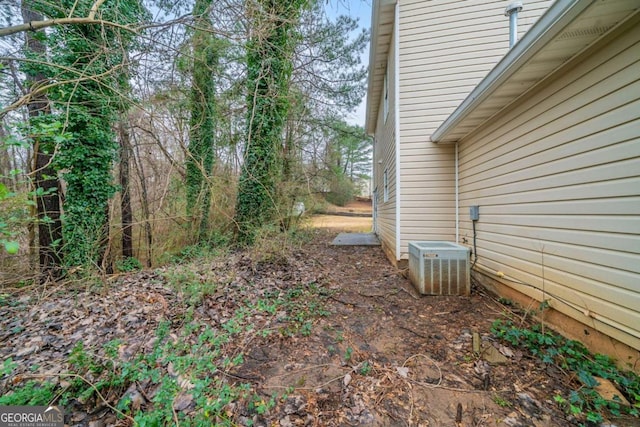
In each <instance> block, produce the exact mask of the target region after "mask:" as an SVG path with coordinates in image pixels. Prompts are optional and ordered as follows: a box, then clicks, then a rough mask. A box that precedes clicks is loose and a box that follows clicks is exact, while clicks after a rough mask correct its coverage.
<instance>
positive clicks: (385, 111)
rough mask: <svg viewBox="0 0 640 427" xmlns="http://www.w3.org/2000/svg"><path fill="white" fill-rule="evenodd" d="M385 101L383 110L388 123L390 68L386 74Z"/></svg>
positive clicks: (385, 120)
mask: <svg viewBox="0 0 640 427" xmlns="http://www.w3.org/2000/svg"><path fill="white" fill-rule="evenodd" d="M383 91H384V93H383V95H382V96H384V99H383V101H382V109H383V114H384V122H385V123H386V122H387V117H388V116H389V67H387V71H386V72H385V74H384V89H383Z"/></svg>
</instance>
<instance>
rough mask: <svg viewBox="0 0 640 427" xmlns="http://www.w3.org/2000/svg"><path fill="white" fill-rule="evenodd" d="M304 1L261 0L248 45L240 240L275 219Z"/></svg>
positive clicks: (250, 237)
mask: <svg viewBox="0 0 640 427" xmlns="http://www.w3.org/2000/svg"><path fill="white" fill-rule="evenodd" d="M306 3H307V2H306V1H305V0H259V1H258V4H257V5H256V11H255V14H256V19H254V22H253V24H254V28H253V29H252V37H251V39H250V40H249V43H248V45H247V69H248V76H247V110H248V111H247V139H246V145H245V150H244V159H243V160H244V163H243V166H242V172H241V175H240V182H239V183H238V199H237V202H236V218H235V219H236V223H237V226H238V240H239V241H240V242H241V243H251V242H252V241H253V239H254V238H255V235H254V234H255V231H256V230H257V229H258V228H259V227H260V226H262V225H265V224H269V223H271V222H273V221H274V220H275V219H276V217H277V212H278V210H277V206H278V194H277V193H278V191H277V189H278V183H279V181H280V179H281V174H282V169H283V160H282V146H283V131H284V125H285V121H286V118H287V114H288V109H289V84H290V78H291V72H292V69H293V58H292V57H293V50H294V48H295V43H296V38H295V35H294V34H293V29H294V28H295V24H296V22H297V18H298V17H299V14H300V10H301V9H302V7H303V6H304V5H305V4H306Z"/></svg>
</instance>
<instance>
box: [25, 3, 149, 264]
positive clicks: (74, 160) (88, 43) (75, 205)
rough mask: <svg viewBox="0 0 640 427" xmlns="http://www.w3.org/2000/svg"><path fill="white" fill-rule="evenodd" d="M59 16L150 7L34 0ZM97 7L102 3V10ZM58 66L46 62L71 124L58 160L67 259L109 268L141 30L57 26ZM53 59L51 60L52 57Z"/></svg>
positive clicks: (53, 50) (138, 16)
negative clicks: (116, 176) (112, 216)
mask: <svg viewBox="0 0 640 427" xmlns="http://www.w3.org/2000/svg"><path fill="white" fill-rule="evenodd" d="M34 5H38V8H39V9H38V11H39V12H41V13H42V14H43V15H46V16H47V17H49V18H51V19H56V18H63V17H70V18H73V17H86V16H90V15H92V14H95V13H99V14H100V16H101V17H102V19H104V20H107V21H113V22H115V23H118V24H123V25H126V24H127V23H133V22H140V21H142V20H144V16H145V11H144V9H143V7H142V5H141V4H140V3H139V2H137V1H130V2H111V1H106V2H96V3H95V4H92V3H91V2H76V1H73V0H62V1H61V2H59V3H57V4H56V6H52V5H51V4H50V3H41V2H34ZM96 8H97V10H96ZM46 40H47V42H49V43H50V45H49V46H50V48H49V58H47V59H48V60H49V61H50V62H51V63H52V64H53V65H52V66H50V67H49V68H47V67H46V65H43V68H44V71H45V72H46V73H47V77H49V78H50V79H52V80H55V81H56V82H58V84H57V85H56V86H53V87H52V88H51V89H50V90H49V92H48V93H49V98H50V99H51V101H53V102H54V103H55V109H54V114H52V115H51V117H50V122H52V123H56V124H58V125H60V126H62V127H63V129H64V133H65V137H64V138H61V139H60V141H59V144H58V152H57V154H56V159H55V161H56V167H57V168H59V170H61V171H64V172H63V174H62V177H63V179H64V181H65V182H66V193H65V202H64V206H63V208H64V209H63V210H64V216H63V234H64V240H65V245H64V256H65V257H64V262H65V265H67V266H69V267H71V266H84V267H86V268H88V269H96V268H100V267H103V264H104V262H103V261H104V260H103V259H102V258H103V257H104V254H105V253H107V251H106V250H105V249H106V244H107V243H108V235H107V232H108V219H109V215H108V208H109V199H110V198H111V197H112V196H113V194H114V193H115V189H116V187H115V185H114V183H113V177H112V169H113V165H114V163H115V160H116V158H117V154H118V144H117V142H116V135H115V132H114V128H115V126H116V123H117V120H118V118H119V114H120V113H121V112H122V111H123V110H124V109H125V108H126V105H125V104H126V102H125V101H124V99H123V88H126V87H127V82H128V78H129V74H128V72H127V58H128V50H129V49H130V47H131V45H132V43H133V41H134V34H133V33H131V32H129V31H127V30H123V29H121V28H117V27H110V26H97V25H90V24H77V25H67V26H55V27H53V28H52V30H51V32H50V33H48V34H47V36H46ZM44 62H45V61H43V63H44Z"/></svg>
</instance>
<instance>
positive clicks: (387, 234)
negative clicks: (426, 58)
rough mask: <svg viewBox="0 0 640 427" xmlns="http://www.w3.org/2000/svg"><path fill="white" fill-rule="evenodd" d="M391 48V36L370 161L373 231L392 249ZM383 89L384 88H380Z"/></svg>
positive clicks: (392, 138)
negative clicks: (374, 197) (373, 193)
mask: <svg viewBox="0 0 640 427" xmlns="http://www.w3.org/2000/svg"><path fill="white" fill-rule="evenodd" d="M394 55H395V49H394V44H393V36H392V37H391V48H390V49H389V56H388V58H387V67H388V74H387V75H388V80H389V81H388V84H387V87H388V100H389V109H388V111H389V113H388V116H387V118H386V120H385V117H384V108H383V104H384V93H383V94H382V96H381V97H380V106H379V108H378V118H377V120H376V129H375V140H376V142H375V147H374V154H373V162H374V170H375V174H374V188H375V189H376V190H377V207H378V209H377V224H376V233H377V235H378V237H379V238H380V241H381V242H382V244H383V245H384V246H385V247H386V248H387V250H390V251H391V252H392V253H395V248H396V222H395V217H396V149H395V119H396V118H395V102H394V100H395V85H394V84H393V82H394V79H395V78H396V77H395V76H396V75H395V69H394V60H393V58H394ZM383 90H384V89H383ZM385 169H386V170H387V187H388V190H389V199H388V201H387V202H385V201H384V182H383V181H384V179H383V176H384V171H385Z"/></svg>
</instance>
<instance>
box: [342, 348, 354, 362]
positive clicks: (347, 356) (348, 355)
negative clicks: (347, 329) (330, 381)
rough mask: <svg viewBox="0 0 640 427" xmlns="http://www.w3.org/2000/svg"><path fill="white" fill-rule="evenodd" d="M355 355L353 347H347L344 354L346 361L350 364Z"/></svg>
mask: <svg viewBox="0 0 640 427" xmlns="http://www.w3.org/2000/svg"><path fill="white" fill-rule="evenodd" d="M352 355H353V349H352V348H351V347H347V350H346V351H345V352H344V361H345V362H347V363H348V362H349V361H350V360H351V357H352Z"/></svg>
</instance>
